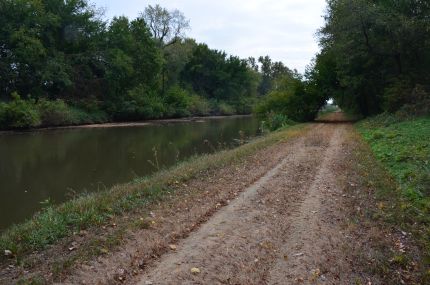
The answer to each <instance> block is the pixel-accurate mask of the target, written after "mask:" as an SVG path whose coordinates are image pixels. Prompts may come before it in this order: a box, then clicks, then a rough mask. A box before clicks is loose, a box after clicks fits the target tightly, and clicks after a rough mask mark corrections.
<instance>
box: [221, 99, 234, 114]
mask: <svg viewBox="0 0 430 285" xmlns="http://www.w3.org/2000/svg"><path fill="white" fill-rule="evenodd" d="M217 113H218V114H220V115H226V116H229V115H233V114H235V109H234V107H233V106H231V105H229V104H227V103H225V102H222V101H221V102H218V104H217Z"/></svg>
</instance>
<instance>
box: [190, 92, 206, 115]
mask: <svg viewBox="0 0 430 285" xmlns="http://www.w3.org/2000/svg"><path fill="white" fill-rule="evenodd" d="M188 110H189V111H190V112H191V114H192V115H197V116H207V115H209V114H210V113H211V107H210V104H209V102H208V101H207V100H206V99H204V98H203V97H200V96H198V95H191V96H190V104H189V107H188Z"/></svg>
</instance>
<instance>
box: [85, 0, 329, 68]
mask: <svg viewBox="0 0 430 285" xmlns="http://www.w3.org/2000/svg"><path fill="white" fill-rule="evenodd" d="M91 2H93V3H95V4H96V6H97V7H103V8H105V16H106V17H108V18H112V17H113V16H120V15H126V16H128V17H130V18H135V17H136V16H137V15H138V14H139V12H141V11H143V10H144V8H145V7H146V6H147V5H148V4H151V5H155V4H160V5H161V6H163V7H166V8H167V9H169V10H170V9H179V10H180V11H182V12H183V13H184V15H185V16H186V17H187V18H188V19H189V20H190V25H191V30H189V31H188V33H187V34H188V36H189V37H192V38H195V39H196V40H197V41H198V42H205V43H207V44H208V45H209V47H210V48H215V49H219V50H224V51H226V52H227V53H229V54H233V55H238V56H240V57H242V58H247V57H249V56H254V57H258V56H260V55H269V56H270V57H271V58H272V59H273V60H276V61H282V62H284V63H285V64H286V65H287V66H288V67H290V68H292V69H294V68H295V69H297V70H298V71H299V72H303V71H304V70H305V67H306V65H307V64H309V63H310V61H311V59H312V58H313V57H314V55H315V54H316V53H317V52H318V50H319V48H318V44H317V40H316V37H315V33H316V31H317V29H318V28H319V27H321V26H322V25H323V18H322V15H323V13H324V10H325V0H159V1H152V0H149V1H145V0H91Z"/></svg>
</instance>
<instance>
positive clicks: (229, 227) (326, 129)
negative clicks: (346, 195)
mask: <svg viewBox="0 0 430 285" xmlns="http://www.w3.org/2000/svg"><path fill="white" fill-rule="evenodd" d="M347 131H348V126H345V125H339V124H338V125H329V124H324V125H318V126H317V125H315V126H313V127H312V129H311V130H310V131H309V132H308V133H307V134H306V135H304V136H303V137H301V138H300V139H298V140H296V141H294V142H293V143H292V144H291V145H287V146H285V147H287V148H288V152H287V154H286V156H285V158H284V159H283V160H282V161H281V162H280V163H279V164H278V165H276V166H275V167H274V168H272V169H271V170H270V171H268V172H267V173H266V174H265V175H264V176H263V177H262V178H260V179H259V180H258V181H257V182H256V183H254V184H253V185H252V186H250V187H248V188H247V189H246V190H245V191H244V192H243V193H242V194H241V195H239V196H238V197H237V199H235V200H234V201H232V202H231V203H230V204H229V205H227V206H226V207H224V208H222V209H221V210H220V211H218V212H217V213H216V214H215V215H214V216H213V217H212V218H211V219H210V220H209V221H207V222H206V223H205V224H203V225H202V226H201V227H200V228H199V229H198V230H197V231H195V232H193V233H192V234H191V235H190V236H189V237H188V238H186V239H184V240H182V241H181V242H180V243H178V245H177V250H176V251H175V252H171V253H168V254H166V255H164V256H162V257H161V258H160V259H159V260H158V261H157V262H156V263H155V264H153V266H151V267H150V268H148V269H147V270H146V271H145V272H144V275H143V276H141V278H140V281H139V282H138V284H142V285H145V284H295V283H298V284H299V283H303V282H305V283H309V284H311V283H314V282H318V283H319V284H340V283H341V284H344V283H343V282H340V283H339V281H340V280H341V279H342V278H343V276H346V275H349V272H348V267H347V266H345V267H346V268H340V267H342V264H343V262H339V261H340V260H339V258H340V259H341V256H342V255H339V253H340V249H339V248H338V245H339V244H341V242H342V240H343V239H345V237H344V236H343V235H342V234H341V233H340V229H339V228H338V227H337V226H336V223H333V222H334V221H336V218H335V217H336V215H337V213H336V207H335V205H333V197H332V196H336V197H341V196H342V195H341V191H340V189H339V188H338V187H337V185H336V183H337V181H336V176H335V172H334V171H335V167H336V163H337V161H338V160H339V159H340V156H341V152H342V142H343V137H344V136H345V133H346V132H347ZM336 200H338V198H336ZM334 202H336V201H334ZM331 255H335V256H337V259H338V260H332V262H331V265H330V268H327V267H324V264H326V262H327V261H328V262H330V259H331ZM338 263H339V264H338ZM192 268H198V269H199V271H200V273H194V274H193V273H192V272H191V269H192ZM341 275H342V276H341Z"/></svg>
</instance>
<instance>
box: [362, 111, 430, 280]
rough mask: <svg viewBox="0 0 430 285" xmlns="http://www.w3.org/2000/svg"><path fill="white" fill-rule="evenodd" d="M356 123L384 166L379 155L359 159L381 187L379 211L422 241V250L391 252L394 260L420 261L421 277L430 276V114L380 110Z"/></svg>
mask: <svg viewBox="0 0 430 285" xmlns="http://www.w3.org/2000/svg"><path fill="white" fill-rule="evenodd" d="M357 129H358V130H359V132H360V133H361V134H362V136H363V137H364V139H365V140H366V141H367V142H368V144H369V146H370V148H371V151H372V154H373V155H374V157H375V158H376V160H377V162H378V164H380V166H381V167H380V168H379V166H375V165H374V158H368V159H366V158H365V156H364V155H361V157H360V158H359V159H358V161H361V162H360V166H359V167H361V172H362V173H363V174H364V176H365V177H366V181H367V184H368V185H367V186H368V187H372V188H375V189H377V192H376V195H377V200H378V204H377V208H378V210H379V211H378V213H377V214H376V216H375V217H381V218H383V220H384V221H388V222H389V224H390V225H392V227H393V228H394V229H395V231H397V232H403V233H404V232H410V233H412V236H413V237H414V240H416V241H417V245H418V251H417V252H415V253H408V252H405V253H404V254H400V255H396V256H392V257H391V259H390V260H391V263H393V262H394V263H401V264H402V265H403V267H404V268H405V267H407V266H411V265H413V266H415V267H419V271H420V272H421V273H420V274H421V277H419V279H420V280H424V281H423V282H427V281H430V271H429V270H430V268H429V265H430V139H429V138H430V118H429V117H424V118H414V119H408V120H399V119H398V118H396V117H395V116H391V115H380V116H378V117H374V118H370V119H366V120H364V121H361V122H360V123H358V124H357ZM372 161H373V162H372ZM372 163H373V165H372ZM369 169H372V172H369ZM375 169H376V170H375ZM378 169H379V170H378ZM381 169H382V170H381ZM384 172H385V173H384ZM414 254H415V256H413V255H414ZM413 259H415V261H413ZM408 260H409V261H410V262H408ZM423 284H425V283H423ZM427 284H428V283H427Z"/></svg>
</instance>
